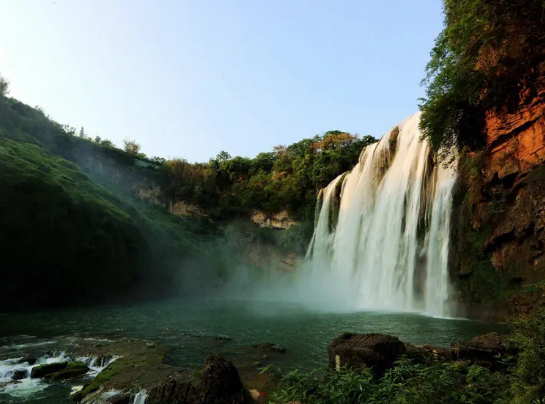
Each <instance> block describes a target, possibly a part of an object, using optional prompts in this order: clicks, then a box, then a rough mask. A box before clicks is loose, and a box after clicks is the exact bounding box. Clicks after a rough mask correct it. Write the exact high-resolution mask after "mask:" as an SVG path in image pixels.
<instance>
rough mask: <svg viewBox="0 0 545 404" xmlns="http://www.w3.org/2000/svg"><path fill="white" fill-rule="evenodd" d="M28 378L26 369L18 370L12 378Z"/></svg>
mask: <svg viewBox="0 0 545 404" xmlns="http://www.w3.org/2000/svg"><path fill="white" fill-rule="evenodd" d="M24 378H26V370H16V371H15V372H13V375H12V376H11V380H22V379H24Z"/></svg>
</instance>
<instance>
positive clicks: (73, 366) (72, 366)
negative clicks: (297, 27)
mask: <svg viewBox="0 0 545 404" xmlns="http://www.w3.org/2000/svg"><path fill="white" fill-rule="evenodd" d="M87 372H89V368H88V367H87V365H85V364H83V363H81V362H70V363H69V364H68V365H67V366H66V368H65V369H63V370H61V371H59V372H55V373H50V374H48V375H46V376H45V378H46V379H49V380H64V379H73V378H76V377H80V376H83V375H84V374H86V373H87Z"/></svg>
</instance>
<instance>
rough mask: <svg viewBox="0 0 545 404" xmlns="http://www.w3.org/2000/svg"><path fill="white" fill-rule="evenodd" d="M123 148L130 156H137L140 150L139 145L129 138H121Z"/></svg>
mask: <svg viewBox="0 0 545 404" xmlns="http://www.w3.org/2000/svg"><path fill="white" fill-rule="evenodd" d="M123 150H125V152H126V153H127V154H129V155H131V156H135V157H136V156H138V153H139V152H140V145H139V144H138V143H136V142H135V141H134V140H131V139H125V140H123Z"/></svg>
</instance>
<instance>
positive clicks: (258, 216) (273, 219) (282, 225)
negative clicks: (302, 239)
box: [252, 210, 297, 230]
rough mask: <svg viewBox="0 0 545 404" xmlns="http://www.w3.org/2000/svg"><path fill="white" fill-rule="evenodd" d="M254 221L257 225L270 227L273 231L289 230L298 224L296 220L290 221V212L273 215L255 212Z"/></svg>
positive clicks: (253, 214)
mask: <svg viewBox="0 0 545 404" xmlns="http://www.w3.org/2000/svg"><path fill="white" fill-rule="evenodd" d="M252 221H253V222H254V223H257V224H258V225H259V226H261V227H270V228H273V229H284V230H287V229H289V228H290V227H291V226H293V225H294V224H297V222H295V221H294V220H292V219H290V217H289V215H288V212H286V211H283V212H279V213H275V214H272V215H269V214H266V213H264V212H261V211H258V210H255V211H254V212H253V213H252Z"/></svg>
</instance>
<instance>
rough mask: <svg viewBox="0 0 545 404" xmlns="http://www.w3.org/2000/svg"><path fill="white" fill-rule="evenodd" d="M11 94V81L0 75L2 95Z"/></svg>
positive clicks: (0, 93) (0, 92)
mask: <svg viewBox="0 0 545 404" xmlns="http://www.w3.org/2000/svg"><path fill="white" fill-rule="evenodd" d="M8 94H9V81H7V80H6V79H5V78H4V77H2V76H1V75H0V97H5V96H7V95H8Z"/></svg>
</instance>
